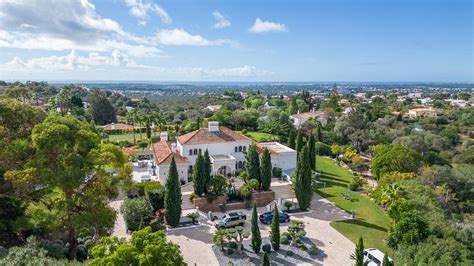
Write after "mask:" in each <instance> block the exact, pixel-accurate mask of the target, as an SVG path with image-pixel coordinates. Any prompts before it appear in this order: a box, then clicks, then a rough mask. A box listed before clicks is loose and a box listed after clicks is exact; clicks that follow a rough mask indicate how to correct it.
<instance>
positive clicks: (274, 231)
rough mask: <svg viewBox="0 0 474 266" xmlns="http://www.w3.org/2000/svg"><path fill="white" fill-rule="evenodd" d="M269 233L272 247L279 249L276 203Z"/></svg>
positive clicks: (278, 215) (278, 217)
mask: <svg viewBox="0 0 474 266" xmlns="http://www.w3.org/2000/svg"><path fill="white" fill-rule="evenodd" d="M270 233H271V236H270V238H271V243H272V248H273V250H275V251H277V250H279V249H280V211H279V210H278V207H277V205H276V204H275V208H274V209H273V217H272V228H271V232H270Z"/></svg>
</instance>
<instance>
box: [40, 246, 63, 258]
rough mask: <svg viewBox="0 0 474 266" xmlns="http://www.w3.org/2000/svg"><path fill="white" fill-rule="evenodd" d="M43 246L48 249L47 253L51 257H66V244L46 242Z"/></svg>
mask: <svg viewBox="0 0 474 266" xmlns="http://www.w3.org/2000/svg"><path fill="white" fill-rule="evenodd" d="M43 248H44V249H46V251H47V254H48V256H49V257H51V258H55V259H65V258H66V256H65V254H64V252H63V249H64V245H62V244H59V243H45V244H44V245H43Z"/></svg>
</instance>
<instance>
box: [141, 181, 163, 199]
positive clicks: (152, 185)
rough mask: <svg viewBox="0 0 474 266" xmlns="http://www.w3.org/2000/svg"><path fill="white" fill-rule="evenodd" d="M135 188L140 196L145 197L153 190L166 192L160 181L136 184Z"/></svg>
mask: <svg viewBox="0 0 474 266" xmlns="http://www.w3.org/2000/svg"><path fill="white" fill-rule="evenodd" d="M133 187H134V188H135V189H137V190H138V192H139V193H140V196H144V195H145V194H146V193H148V192H150V191H153V190H157V189H158V190H164V188H163V186H162V185H161V183H160V182H159V181H151V182H140V183H135V184H134V185H133Z"/></svg>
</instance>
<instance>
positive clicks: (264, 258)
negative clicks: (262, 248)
mask: <svg viewBox="0 0 474 266" xmlns="http://www.w3.org/2000/svg"><path fill="white" fill-rule="evenodd" d="M262 266H270V258H269V257H268V253H267V252H265V253H263V256H262Z"/></svg>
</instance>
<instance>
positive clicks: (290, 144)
mask: <svg viewBox="0 0 474 266" xmlns="http://www.w3.org/2000/svg"><path fill="white" fill-rule="evenodd" d="M295 141H296V140H295V130H294V129H291V130H290V136H288V147H290V148H292V149H294V148H295V147H296V145H295Z"/></svg>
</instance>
